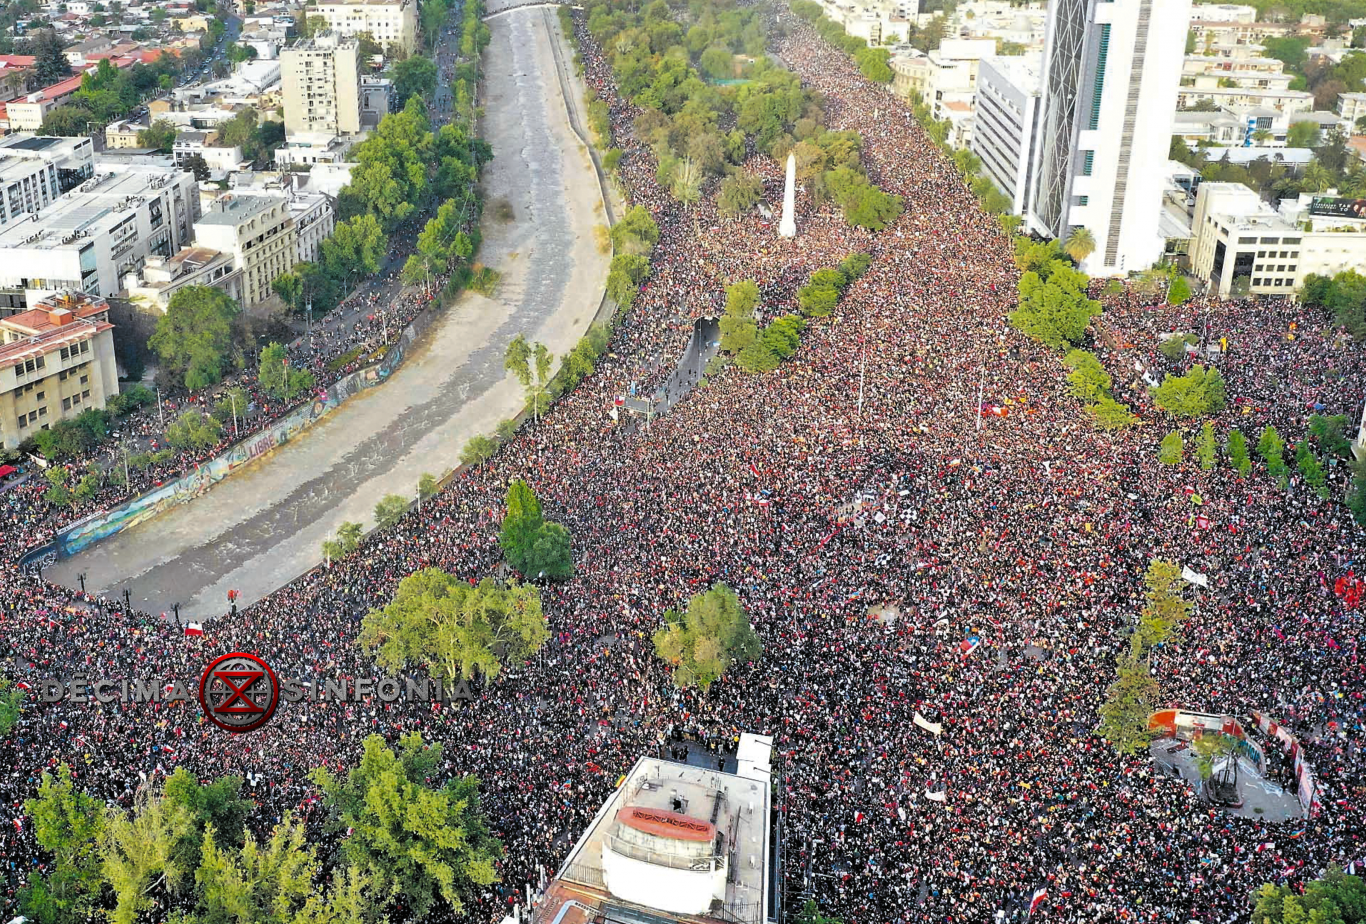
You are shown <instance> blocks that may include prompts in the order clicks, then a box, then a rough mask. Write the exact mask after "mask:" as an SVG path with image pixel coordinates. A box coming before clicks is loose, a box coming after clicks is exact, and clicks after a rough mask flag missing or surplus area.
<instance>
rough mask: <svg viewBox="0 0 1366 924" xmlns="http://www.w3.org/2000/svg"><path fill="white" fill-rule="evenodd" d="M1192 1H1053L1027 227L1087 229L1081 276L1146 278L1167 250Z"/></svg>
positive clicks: (1058, 231) (1055, 232)
mask: <svg viewBox="0 0 1366 924" xmlns="http://www.w3.org/2000/svg"><path fill="white" fill-rule="evenodd" d="M1189 16H1190V3H1189V0H1113V2H1096V0H1051V2H1050V4H1049V10H1048V39H1047V43H1046V45H1045V49H1044V58H1043V89H1042V93H1041V115H1040V122H1039V130H1040V138H1039V163H1038V168H1037V170H1036V171H1035V177H1036V179H1035V188H1034V193H1033V199H1032V201H1031V203H1030V211H1029V227H1030V229H1031V230H1033V231H1036V232H1039V233H1042V234H1045V235H1048V236H1049V237H1055V238H1065V237H1067V235H1068V234H1069V233H1070V232H1071V230H1072V229H1073V228H1075V227H1078V226H1081V227H1085V228H1087V229H1088V230H1089V231H1090V232H1091V234H1092V236H1093V237H1094V238H1095V242H1096V249H1095V251H1094V252H1093V253H1092V254H1091V256H1090V257H1088V258H1087V259H1086V260H1085V261H1083V264H1082V269H1083V270H1085V271H1086V272H1087V273H1090V274H1092V275H1117V274H1121V273H1127V272H1129V271H1131V270H1140V269H1146V268H1147V267H1149V266H1151V265H1152V264H1153V263H1154V262H1155V261H1157V260H1158V259H1160V258H1161V256H1162V254H1163V252H1164V249H1165V246H1166V242H1165V240H1164V237H1163V234H1162V232H1161V229H1160V227H1159V224H1160V219H1161V213H1162V198H1163V190H1164V189H1165V188H1166V184H1167V179H1168V169H1167V162H1168V153H1169V150H1170V147H1171V137H1172V123H1173V114H1174V112H1175V110H1176V105H1175V102H1176V92H1177V85H1178V83H1179V82H1180V78H1181V68H1182V61H1183V59H1184V58H1185V50H1184V43H1183V41H1182V37H1184V35H1185V31H1186V30H1185V24H1186V23H1187V22H1188V21H1189Z"/></svg>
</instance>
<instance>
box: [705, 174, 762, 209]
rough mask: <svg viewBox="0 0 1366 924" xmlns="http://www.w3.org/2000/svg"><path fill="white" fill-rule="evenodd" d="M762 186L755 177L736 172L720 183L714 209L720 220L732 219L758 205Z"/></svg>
mask: <svg viewBox="0 0 1366 924" xmlns="http://www.w3.org/2000/svg"><path fill="white" fill-rule="evenodd" d="M763 192H764V184H763V182H762V181H761V180H760V179H759V178H758V177H757V176H753V175H752V174H749V173H746V172H745V171H743V170H737V171H736V172H735V173H732V174H731V175H730V176H728V177H726V178H725V179H724V180H722V181H721V185H720V187H719V188H718V189H717V193H716V209H717V211H718V212H719V213H720V215H721V217H722V218H734V217H736V216H737V215H741V214H744V213H745V212H748V211H749V210H750V209H752V208H754V207H755V206H756V205H758V204H759V200H760V199H761V198H763Z"/></svg>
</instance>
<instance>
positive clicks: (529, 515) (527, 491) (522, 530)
mask: <svg viewBox="0 0 1366 924" xmlns="http://www.w3.org/2000/svg"><path fill="white" fill-rule="evenodd" d="M498 543H499V545H500V546H501V547H502V549H503V554H504V555H505V556H507V560H508V564H510V565H511V566H512V567H513V568H514V569H516V570H517V571H518V572H520V573H521V574H523V575H526V576H527V577H548V578H550V579H551V580H557V581H563V580H567V579H568V578H569V577H570V576H571V575H572V574H573V571H574V563H573V560H572V557H571V553H570V548H569V545H570V543H569V532H568V530H566V529H565V528H564V527H563V526H560V525H559V524H557V523H547V522H546V521H545V519H544V518H543V516H542V514H541V502H540V499H539V498H537V497H536V493H535V492H534V491H532V490H531V488H530V486H529V485H527V483H526V482H525V481H514V482H513V483H512V484H510V485H508V493H507V514H506V515H505V516H504V517H503V526H502V529H501V530H500V532H499V535H498Z"/></svg>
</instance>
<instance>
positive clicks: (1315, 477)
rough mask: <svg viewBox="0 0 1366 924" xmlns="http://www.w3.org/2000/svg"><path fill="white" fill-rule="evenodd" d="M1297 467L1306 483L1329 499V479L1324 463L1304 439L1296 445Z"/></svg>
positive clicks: (1319, 494)
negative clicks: (1324, 469)
mask: <svg viewBox="0 0 1366 924" xmlns="http://www.w3.org/2000/svg"><path fill="white" fill-rule="evenodd" d="M1295 467H1296V468H1298V469H1299V470H1300V474H1301V475H1302V476H1304V481H1305V484H1307V485H1309V487H1310V488H1312V489H1313V491H1314V493H1315V494H1317V495H1318V496H1319V497H1320V498H1322V499H1323V500H1327V499H1328V485H1327V480H1328V479H1327V476H1326V475H1325V474H1324V473H1323V465H1322V463H1320V462H1319V460H1318V457H1317V456H1315V455H1314V450H1312V449H1310V448H1309V443H1307V442H1305V441H1304V440H1301V441H1300V442H1299V444H1298V445H1297V446H1296V447H1295Z"/></svg>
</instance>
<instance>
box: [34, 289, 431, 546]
mask: <svg viewBox="0 0 1366 924" xmlns="http://www.w3.org/2000/svg"><path fill="white" fill-rule="evenodd" d="M437 314H438V312H437V311H435V310H430V309H429V310H427V311H424V312H422V313H421V314H420V315H418V316H417V318H415V319H414V320H413V322H412V323H411V324H409V325H408V326H407V327H405V328H404V329H403V334H402V335H401V336H400V337H399V339H398V342H397V343H395V344H394V345H393V346H392V347H390V348H389V350H388V351H387V352H386V353H385V354H384V357H383V358H382V359H381V360H380V361H379V362H378V363H375V364H373V365H370V366H366V367H365V368H364V369H358V370H357V371H355V372H352V373H351V374H350V375H346V376H343V377H342V378H340V379H338V380H337V381H336V382H334V383H333V384H332V385H331V387H329V388H328V389H327V390H326V391H325V392H324V393H323V394H322V396H320V397H318V398H315V399H314V400H313V401H310V402H309V403H307V404H303V405H300V406H299V407H297V408H295V409H294V410H293V411H290V412H289V413H288V414H286V415H285V416H284V417H281V418H280V419H279V420H277V421H275V422H274V423H273V424H271V425H270V426H269V427H267V428H266V429H265V430H262V431H261V432H259V433H255V434H253V435H251V436H249V437H247V438H246V439H244V440H242V441H241V442H239V443H236V444H234V445H232V446H230V447H228V448H227V449H226V450H224V451H223V452H222V453H221V454H220V455H217V456H215V457H214V458H212V459H210V460H209V461H207V462H204V463H202V464H200V465H197V466H196V467H195V469H194V471H192V472H187V473H186V474H184V475H182V476H181V477H180V478H177V479H176V480H175V481H171V482H168V483H166V484H164V485H161V486H160V487H158V488H156V489H155V490H152V491H148V492H147V493H145V494H140V495H139V496H137V497H134V498H132V499H130V500H127V501H125V502H124V503H122V504H120V505H119V506H117V507H115V508H113V509H112V510H108V511H105V512H104V513H100V514H96V515H95V516H92V517H87V518H86V519H84V520H81V521H80V522H78V523H76V524H74V525H72V526H70V527H68V528H67V529H66V530H65V531H63V532H62V533H60V534H59V535H58V536H57V537H56V540H55V543H56V548H57V554H58V555H59V556H60V557H62V558H65V557H67V556H70V555H75V554H76V553H77V552H80V551H83V550H85V549H87V548H89V547H90V546H91V545H93V544H94V543H96V542H99V541H100V540H101V539H106V538H108V537H109V536H112V535H114V534H115V533H119V532H122V531H123V530H125V529H128V528H130V527H132V526H136V525H138V524H139V523H144V522H146V521H147V520H150V519H152V517H155V516H157V515H158V514H160V513H162V512H163V511H165V510H168V509H170V508H171V507H174V506H176V505H177V504H183V503H186V502H188V501H190V500H193V499H194V498H196V497H198V496H199V495H201V494H203V493H204V492H205V491H207V490H209V488H211V487H213V486H214V485H216V484H218V482H220V481H222V480H223V479H224V478H226V477H228V476H229V475H231V474H232V473H233V472H235V471H238V470H239V469H241V468H244V467H245V466H247V465H250V464H251V463H252V462H255V461H256V460H257V459H260V458H261V457H263V456H265V455H268V454H269V453H271V452H273V451H274V450H276V449H279V448H280V447H281V446H283V445H285V444H286V443H288V442H289V441H290V440H292V439H294V437H296V436H298V435H299V434H300V433H302V432H303V431H304V430H306V429H308V428H309V427H311V426H313V425H314V424H315V423H317V422H318V421H319V420H321V419H322V418H324V417H326V416H327V415H328V414H330V413H332V411H334V410H336V409H337V408H338V407H339V406H341V404H342V403H343V402H345V401H346V399H348V398H350V397H353V396H355V395H357V394H360V393H361V392H363V391H365V390H366V389H369V388H374V387H375V386H376V385H380V384H382V383H383V382H384V381H386V380H387V379H388V378H389V376H391V375H392V374H393V373H394V372H395V371H396V370H397V369H398V368H399V366H401V365H402V364H403V360H404V357H406V356H407V355H408V353H409V352H410V348H411V346H412V344H413V342H414V341H415V340H417V338H418V337H419V336H421V335H422V333H423V331H425V330H426V329H427V328H428V327H429V326H430V325H431V323H432V321H433V319H434V318H435V317H436V315H437Z"/></svg>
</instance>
